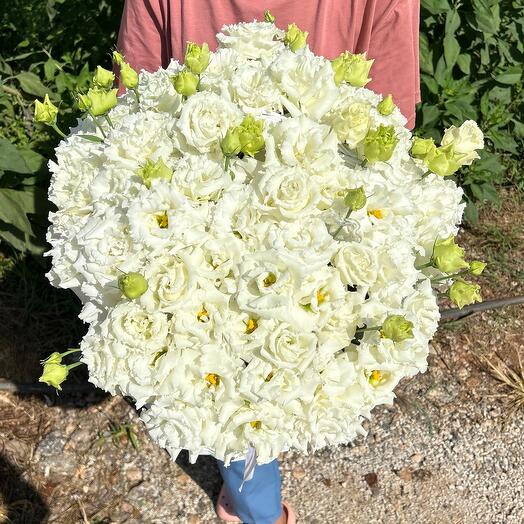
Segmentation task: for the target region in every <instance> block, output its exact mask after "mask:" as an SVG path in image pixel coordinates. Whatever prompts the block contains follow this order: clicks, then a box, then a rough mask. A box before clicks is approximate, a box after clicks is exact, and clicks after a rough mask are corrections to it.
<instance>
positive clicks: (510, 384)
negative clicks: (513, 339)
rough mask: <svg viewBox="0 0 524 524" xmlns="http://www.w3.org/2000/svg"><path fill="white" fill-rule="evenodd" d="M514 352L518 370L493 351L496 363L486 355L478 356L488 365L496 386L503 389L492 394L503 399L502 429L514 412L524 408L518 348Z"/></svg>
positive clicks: (523, 390)
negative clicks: (505, 410)
mask: <svg viewBox="0 0 524 524" xmlns="http://www.w3.org/2000/svg"><path fill="white" fill-rule="evenodd" d="M516 354H517V361H518V370H515V369H513V368H512V367H511V366H509V365H508V364H506V362H505V361H504V360H503V359H502V357H501V356H500V355H499V354H498V353H495V355H496V356H497V359H498V361H497V362H496V363H493V362H492V361H491V360H489V359H488V358H487V357H484V356H481V357H480V358H481V360H482V362H483V363H484V364H485V365H486V366H487V367H488V372H489V374H490V375H491V376H492V377H493V378H494V379H495V380H496V381H497V382H498V384H497V386H498V387H499V388H501V389H502V390H503V393H500V394H497V395H493V396H494V397H497V398H502V399H504V400H505V403H506V408H507V414H506V416H505V419H504V424H503V427H504V429H505V428H507V426H508V425H509V423H510V422H511V420H512V419H513V417H514V416H515V414H516V413H517V412H518V411H519V410H521V409H523V408H524V367H523V365H522V357H521V354H520V352H519V351H518V350H516Z"/></svg>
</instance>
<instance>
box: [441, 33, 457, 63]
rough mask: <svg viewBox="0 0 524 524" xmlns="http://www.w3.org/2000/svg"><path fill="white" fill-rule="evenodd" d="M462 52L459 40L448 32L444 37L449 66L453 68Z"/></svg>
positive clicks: (445, 54) (445, 56) (445, 53)
mask: <svg viewBox="0 0 524 524" xmlns="http://www.w3.org/2000/svg"><path fill="white" fill-rule="evenodd" d="M459 54H460V45H459V43H458V40H457V39H456V38H455V37H454V36H453V35H449V34H447V35H446V36H445V37H444V58H445V59H446V64H447V66H448V67H449V68H450V69H451V68H452V67H453V66H454V65H455V64H456V63H457V58H458V56H459Z"/></svg>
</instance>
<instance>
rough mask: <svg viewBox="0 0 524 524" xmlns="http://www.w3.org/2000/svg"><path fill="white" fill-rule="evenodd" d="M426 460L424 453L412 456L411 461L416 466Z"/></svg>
mask: <svg viewBox="0 0 524 524" xmlns="http://www.w3.org/2000/svg"><path fill="white" fill-rule="evenodd" d="M423 460H424V455H422V453H414V454H413V455H411V461H412V462H414V463H415V464H420V463H421V462H422V461H423Z"/></svg>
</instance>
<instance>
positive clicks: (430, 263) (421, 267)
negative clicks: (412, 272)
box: [415, 261, 433, 270]
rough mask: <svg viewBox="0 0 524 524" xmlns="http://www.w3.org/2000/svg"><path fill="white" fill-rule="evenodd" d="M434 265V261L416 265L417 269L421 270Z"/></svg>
mask: <svg viewBox="0 0 524 524" xmlns="http://www.w3.org/2000/svg"><path fill="white" fill-rule="evenodd" d="M432 265H433V262H431V261H429V262H426V263H425V264H422V265H421V266H415V269H418V270H421V269H424V268H426V267H431V266H432Z"/></svg>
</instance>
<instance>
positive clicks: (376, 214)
mask: <svg viewBox="0 0 524 524" xmlns="http://www.w3.org/2000/svg"><path fill="white" fill-rule="evenodd" d="M368 216H374V217H375V218H378V219H381V218H384V211H382V209H368Z"/></svg>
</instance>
